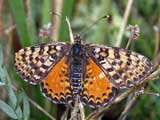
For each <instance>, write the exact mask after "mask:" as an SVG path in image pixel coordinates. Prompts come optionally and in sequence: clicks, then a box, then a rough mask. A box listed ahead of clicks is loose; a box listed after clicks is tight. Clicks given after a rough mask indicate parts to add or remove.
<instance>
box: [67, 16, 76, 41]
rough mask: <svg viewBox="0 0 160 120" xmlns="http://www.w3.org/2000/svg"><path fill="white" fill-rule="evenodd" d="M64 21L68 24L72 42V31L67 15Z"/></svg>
mask: <svg viewBox="0 0 160 120" xmlns="http://www.w3.org/2000/svg"><path fill="white" fill-rule="evenodd" d="M66 22H67V26H68V30H69V36H70V40H71V42H72V43H73V42H74V38H73V32H72V28H71V24H70V22H69V19H68V17H67V16H66Z"/></svg>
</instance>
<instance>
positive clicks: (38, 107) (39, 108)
mask: <svg viewBox="0 0 160 120" xmlns="http://www.w3.org/2000/svg"><path fill="white" fill-rule="evenodd" d="M28 100H29V102H30V103H31V104H32V105H33V106H34V107H36V108H37V109H38V110H39V111H41V112H43V113H44V114H45V115H46V116H48V117H49V118H50V119H51V120H56V119H55V118H54V117H52V116H51V115H50V114H49V113H48V112H47V111H46V110H44V109H43V108H42V107H41V106H40V105H39V104H37V103H36V102H34V101H33V100H32V99H31V98H29V97H28Z"/></svg>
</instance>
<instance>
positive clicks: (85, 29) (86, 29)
mask: <svg viewBox="0 0 160 120" xmlns="http://www.w3.org/2000/svg"><path fill="white" fill-rule="evenodd" d="M109 17H110V16H109V15H105V16H103V17H100V18H99V19H98V20H96V21H95V22H93V23H92V24H91V25H89V26H88V27H86V28H84V29H83V30H82V31H81V32H80V35H82V36H85V35H86V34H87V33H86V31H88V30H89V29H90V28H92V27H93V26H94V25H96V24H97V23H99V22H100V21H101V20H102V19H108V18H109Z"/></svg>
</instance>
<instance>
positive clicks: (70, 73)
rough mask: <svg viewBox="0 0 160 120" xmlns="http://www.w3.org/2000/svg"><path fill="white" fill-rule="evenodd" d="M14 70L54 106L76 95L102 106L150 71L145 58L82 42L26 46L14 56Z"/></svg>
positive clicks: (91, 104) (148, 62)
mask: <svg viewBox="0 0 160 120" xmlns="http://www.w3.org/2000/svg"><path fill="white" fill-rule="evenodd" d="M15 67H16V70H17V72H18V73H19V74H20V76H21V77H22V78H23V79H25V80H26V81H28V82H29V83H31V84H40V86H41V90H42V92H43V94H44V95H45V96H47V97H48V98H50V99H51V100H52V101H53V102H54V103H64V104H67V103H71V102H73V101H74V100H75V98H76V97H77V96H79V97H80V100H81V101H82V102H83V103H84V104H87V105H89V106H91V107H99V106H105V105H107V103H109V102H110V101H112V99H113V98H114V97H115V95H116V90H117V89H121V88H129V87H132V86H135V85H137V84H139V83H140V82H142V81H143V80H144V78H146V76H148V75H149V74H150V73H151V71H152V68H153V65H152V63H151V61H150V60H148V59H147V58H146V57H144V56H142V55H140V54H138V53H135V52H132V51H130V50H127V49H123V48H117V47H107V46H103V45H97V44H87V43H83V42H82V40H81V38H80V36H79V35H77V36H75V38H74V42H73V43H64V42H53V43H50V44H40V45H38V46H33V47H26V48H24V49H21V50H19V51H18V52H17V53H16V54H15Z"/></svg>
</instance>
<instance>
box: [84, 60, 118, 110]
mask: <svg viewBox="0 0 160 120" xmlns="http://www.w3.org/2000/svg"><path fill="white" fill-rule="evenodd" d="M82 85H83V90H82V95H81V96H82V98H81V99H82V101H83V102H84V103H85V104H88V105H89V106H91V107H95V106H105V105H106V104H107V103H108V102H109V101H111V100H112V99H113V97H114V96H115V93H116V89H115V88H114V86H113V84H112V83H111V82H110V81H109V79H108V78H107V76H106V75H105V74H104V72H103V71H102V70H101V69H100V68H99V66H97V64H96V63H95V62H94V61H93V60H92V59H91V58H89V60H88V63H87V65H86V74H85V79H84V82H83V84H82Z"/></svg>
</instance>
